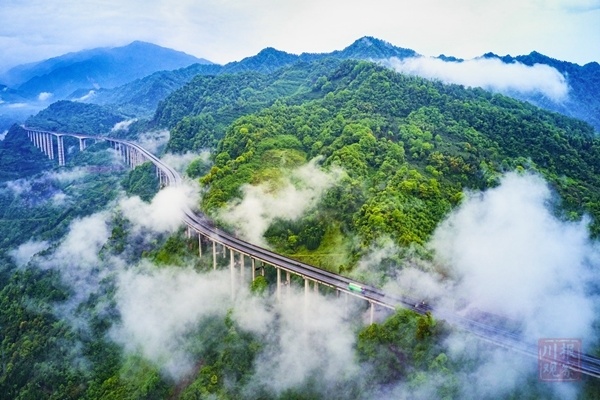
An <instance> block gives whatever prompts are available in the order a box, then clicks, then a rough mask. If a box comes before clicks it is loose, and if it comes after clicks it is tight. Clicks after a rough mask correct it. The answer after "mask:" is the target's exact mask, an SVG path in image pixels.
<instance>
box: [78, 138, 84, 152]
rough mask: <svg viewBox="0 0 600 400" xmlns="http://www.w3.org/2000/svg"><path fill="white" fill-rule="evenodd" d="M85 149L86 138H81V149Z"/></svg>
mask: <svg viewBox="0 0 600 400" xmlns="http://www.w3.org/2000/svg"><path fill="white" fill-rule="evenodd" d="M84 150H85V139H84V138H79V151H84Z"/></svg>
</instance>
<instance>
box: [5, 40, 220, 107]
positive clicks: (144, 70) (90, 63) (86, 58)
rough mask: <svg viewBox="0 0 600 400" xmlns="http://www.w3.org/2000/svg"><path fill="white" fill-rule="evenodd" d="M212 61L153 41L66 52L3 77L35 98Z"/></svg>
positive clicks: (59, 94)
mask: <svg viewBox="0 0 600 400" xmlns="http://www.w3.org/2000/svg"><path fill="white" fill-rule="evenodd" d="M196 63H199V64H212V63H211V62H210V61H207V60H204V59H201V58H196V57H194V56H191V55H189V54H186V53H183V52H180V51H175V50H172V49H167V48H164V47H160V46H157V45H155V44H151V43H145V42H139V41H136V42H133V43H131V44H129V45H127V46H123V47H114V48H97V49H92V50H84V51H79V52H75V53H69V54H65V55H62V56H59V57H55V58H51V59H48V60H45V61H41V62H37V63H32V64H26V65H20V66H17V67H14V68H12V69H11V70H9V71H8V72H7V73H6V74H4V75H3V76H1V77H0V81H1V82H3V83H4V84H6V85H8V86H10V87H12V88H14V89H16V90H17V91H18V92H19V93H20V94H21V95H22V96H24V97H29V98H36V97H37V96H39V94H40V93H43V92H46V93H52V95H53V98H55V99H60V98H64V97H66V96H67V95H69V94H71V93H72V92H74V91H75V90H77V89H98V88H113V87H116V86H120V85H123V84H125V83H128V82H131V81H133V80H135V79H139V78H143V77H145V76H148V75H150V74H152V73H154V72H157V71H163V70H173V69H179V68H184V67H187V66H189V65H192V64H196Z"/></svg>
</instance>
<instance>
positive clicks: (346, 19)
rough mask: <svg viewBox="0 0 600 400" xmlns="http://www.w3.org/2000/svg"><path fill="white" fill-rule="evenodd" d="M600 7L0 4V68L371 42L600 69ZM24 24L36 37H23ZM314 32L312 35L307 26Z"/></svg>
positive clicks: (584, 0) (206, 1)
mask: <svg viewBox="0 0 600 400" xmlns="http://www.w3.org/2000/svg"><path fill="white" fill-rule="evenodd" d="M597 4H598V3H597V1H596V0H576V1H575V2H569V1H567V0H554V1H539V0H524V1H515V0H510V1H504V2H481V1H477V0H457V1H454V2H452V3H449V2H445V1H442V0H432V1H427V2H409V1H406V0H400V1H391V0H373V1H372V2H370V3H368V4H366V3H365V2H362V1H358V0H345V1H342V0H330V1H327V2H322V1H316V0H306V1H303V2H299V1H288V2H281V1H274V0H252V1H247V2H232V1H225V2H223V1H221V2H218V1H214V0H201V1H191V0H184V1H180V2H177V4H173V3H166V2H164V1H149V2H148V1H146V2H140V1H139V0H137V1H128V2H119V1H116V0H107V1H103V2H100V1H88V2H85V3H81V4H79V3H75V2H72V1H67V0H56V1H54V2H52V3H51V4H50V3H48V4H46V3H43V4H42V3H40V2H39V1H35V0H23V1H19V2H10V1H9V2H6V1H5V2H1V3H0V15H2V16H3V17H4V18H3V19H4V23H3V24H2V26H1V27H0V48H2V49H4V52H3V59H2V60H1V61H0V70H1V69H4V68H6V67H8V66H9V65H14V64H16V63H21V62H25V61H34V60H38V59H44V58H48V57H52V56H56V55H59V54H63V53H66V52H69V51H77V50H80V49H82V48H92V47H98V46H113V45H123V44H126V43H128V42H131V41H133V40H136V39H139V40H146V41H150V42H155V43H158V44H160V45H164V46H168V47H173V48H176V49H178V50H183V51H186V52H188V53H191V54H194V55H197V56H200V57H205V58H208V59H210V60H212V61H215V62H220V63H224V62H228V61H234V60H240V59H241V58H243V57H247V56H250V55H252V54H256V53H257V52H258V51H260V50H261V49H262V48H264V47H267V46H274V47H276V48H280V49H282V50H286V51H289V52H295V53H300V52H303V51H306V52H324V51H332V50H335V49H340V48H342V47H345V46H347V45H349V44H350V43H351V42H352V41H353V40H356V39H357V38H359V37H361V36H364V35H373V36H377V37H380V38H382V39H384V40H387V41H390V42H392V43H394V44H396V45H398V46H403V47H411V48H413V49H415V50H417V51H418V52H419V53H422V54H427V55H438V54H440V53H445V54H450V55H454V56H457V57H462V58H472V57H476V56H478V55H481V54H483V53H486V52H488V51H492V52H494V53H499V54H505V53H512V54H526V53H529V52H530V51H532V50H538V51H540V52H542V53H544V54H548V55H550V56H552V57H554V58H559V59H564V60H569V61H574V62H579V63H584V62H589V61H592V60H596V61H598V58H597V57H598V54H597V51H595V50H596V46H595V44H596V43H598V42H599V39H600V33H599V32H598V29H597V26H598V24H599V22H600V21H599V18H600V17H599V15H598V13H597V8H598V7H597ZM65 10H68V12H65ZM389 10H393V12H387V11H389ZM574 11H577V12H574ZM331 15H336V18H335V19H333V20H332V19H331V18H330V16H331ZM457 21H460V22H458V23H457ZM23 25H25V26H36V29H35V30H33V31H30V30H23V29H22V26H23ZM309 25H310V26H311V30H310V31H309V32H307V31H306V29H304V28H305V27H306V26H309ZM106 26H110V27H111V29H106ZM191 37H193V38H195V39H196V40H189V38H191Z"/></svg>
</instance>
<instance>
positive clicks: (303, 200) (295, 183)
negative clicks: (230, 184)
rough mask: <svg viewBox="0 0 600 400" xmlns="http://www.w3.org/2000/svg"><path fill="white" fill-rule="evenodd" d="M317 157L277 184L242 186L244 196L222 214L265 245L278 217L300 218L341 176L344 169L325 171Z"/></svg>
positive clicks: (252, 239) (240, 232)
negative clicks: (266, 237)
mask: <svg viewBox="0 0 600 400" xmlns="http://www.w3.org/2000/svg"><path fill="white" fill-rule="evenodd" d="M318 161H319V160H318V159H314V160H312V161H311V162H309V163H308V164H306V165H304V166H302V167H300V168H297V169H296V170H294V171H292V172H291V173H290V174H289V175H288V176H285V177H283V178H282V181H281V182H279V183H277V184H274V183H273V182H267V183H263V184H260V185H257V186H252V185H245V186H243V187H242V199H241V200H237V201H234V202H232V203H230V204H228V205H227V206H226V207H225V208H224V209H223V210H222V211H221V213H220V217H221V218H222V220H223V221H225V222H226V223H229V224H231V225H233V226H234V227H235V228H236V232H237V234H238V235H239V236H240V237H242V238H244V239H246V240H248V241H250V242H252V243H255V244H258V245H262V246H265V245H266V243H265V239H264V238H263V235H264V233H265V232H266V230H267V228H268V227H269V225H271V223H272V222H273V221H275V219H277V218H281V219H287V220H295V219H297V218H299V217H300V216H302V215H303V214H304V213H305V212H306V211H307V210H310V209H311V208H313V207H314V206H316V205H317V202H318V201H319V200H320V198H321V195H322V194H323V193H324V192H325V190H327V189H329V188H330V187H332V186H333V185H334V183H335V182H337V181H338V180H339V178H340V176H341V171H339V170H333V171H331V172H329V173H328V172H325V171H323V170H321V169H320V168H319V167H318Z"/></svg>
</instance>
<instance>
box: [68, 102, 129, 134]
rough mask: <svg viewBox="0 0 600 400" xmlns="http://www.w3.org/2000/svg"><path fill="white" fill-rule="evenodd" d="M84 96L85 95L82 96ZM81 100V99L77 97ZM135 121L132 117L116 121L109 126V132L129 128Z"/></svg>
mask: <svg viewBox="0 0 600 400" xmlns="http://www.w3.org/2000/svg"><path fill="white" fill-rule="evenodd" d="M84 97H85V96H84ZM79 100H81V99H79ZM136 121H137V118H132V119H127V120H125V121H121V122H117V123H116V124H115V125H114V126H113V127H112V128H111V130H110V131H111V132H116V131H128V130H129V126H130V125H131V124H133V123H134V122H136Z"/></svg>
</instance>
